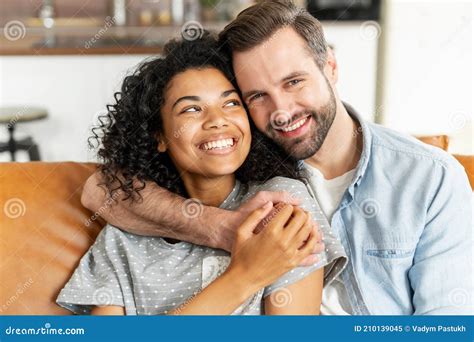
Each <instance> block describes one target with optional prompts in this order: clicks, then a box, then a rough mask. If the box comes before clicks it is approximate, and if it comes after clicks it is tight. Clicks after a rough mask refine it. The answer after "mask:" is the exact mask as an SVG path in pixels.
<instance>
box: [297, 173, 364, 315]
mask: <svg viewBox="0 0 474 342" xmlns="http://www.w3.org/2000/svg"><path fill="white" fill-rule="evenodd" d="M306 166H307V168H308V170H309V171H310V173H311V177H310V179H309V183H310V186H311V189H312V190H313V192H314V194H315V195H316V198H317V199H318V202H319V205H320V207H321V210H322V211H323V213H324V215H326V218H327V219H328V221H329V222H331V219H332V216H333V214H334V212H335V211H336V209H337V208H338V206H339V203H340V202H341V199H342V196H343V195H344V192H345V191H346V189H347V188H348V187H349V185H350V184H351V182H352V180H353V178H354V175H355V171H356V170H355V169H353V170H351V171H348V172H346V173H345V174H343V175H342V176H339V177H336V178H333V179H330V180H327V179H325V178H324V176H323V174H322V173H321V172H320V171H319V170H318V169H316V168H314V167H312V166H311V165H308V164H306ZM350 314H352V309H351V304H350V302H349V295H348V293H347V290H346V288H345V287H344V282H343V281H342V279H341V277H340V276H338V277H336V278H335V279H334V281H333V282H332V283H331V284H329V285H328V286H325V287H324V289H323V297H322V303H321V315H350Z"/></svg>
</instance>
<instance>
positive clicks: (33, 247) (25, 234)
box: [0, 162, 104, 315]
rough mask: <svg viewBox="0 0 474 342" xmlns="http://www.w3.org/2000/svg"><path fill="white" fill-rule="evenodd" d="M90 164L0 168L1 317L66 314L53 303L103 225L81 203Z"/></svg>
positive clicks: (5, 166)
mask: <svg viewBox="0 0 474 342" xmlns="http://www.w3.org/2000/svg"><path fill="white" fill-rule="evenodd" d="M94 170H95V165H94V164H80V163H72V162H66V163H44V162H36V163H35V162H33V163H0V184H1V188H0V205H1V210H2V211H1V213H0V279H1V281H0V315H39V314H41V315H55V314H69V313H70V312H69V311H67V310H65V309H62V308H60V307H59V306H57V305H56V304H55V299H56V296H57V295H58V293H59V291H60V290H61V288H62V287H63V286H64V284H65V283H66V282H67V280H68V279H69V278H70V276H71V275H72V272H73V271H74V269H75V268H76V265H77V264H78V262H79V260H80V258H81V256H82V255H83V254H84V253H85V252H86V251H87V249H88V248H89V246H90V245H91V244H92V243H93V242H94V240H95V238H96V236H97V234H98V233H99V231H100V229H101V228H102V227H103V225H104V222H103V221H101V220H100V221H98V220H94V219H91V218H92V215H93V213H91V212H90V211H88V210H87V209H85V208H84V207H83V206H82V205H81V203H80V198H81V192H82V187H83V185H84V183H85V181H86V179H87V178H88V177H89V175H91V174H92V173H93V172H94Z"/></svg>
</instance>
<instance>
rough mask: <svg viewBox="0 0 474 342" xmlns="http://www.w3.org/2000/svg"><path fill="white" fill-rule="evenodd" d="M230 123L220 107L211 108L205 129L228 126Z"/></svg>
mask: <svg viewBox="0 0 474 342" xmlns="http://www.w3.org/2000/svg"><path fill="white" fill-rule="evenodd" d="M227 125H228V122H227V119H226V117H225V114H224V113H223V112H222V111H221V110H219V109H209V110H208V112H207V115H206V120H205V122H204V128H205V129H211V128H220V127H226V126H227Z"/></svg>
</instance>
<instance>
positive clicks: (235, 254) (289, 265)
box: [226, 202, 319, 290]
mask: <svg viewBox="0 0 474 342" xmlns="http://www.w3.org/2000/svg"><path fill="white" fill-rule="evenodd" d="M271 208H272V204H271V202H270V203H269V204H267V205H265V206H264V207H263V208H261V209H257V210H255V211H254V212H253V213H252V214H250V216H249V217H248V218H247V219H246V220H245V221H244V223H243V224H242V225H241V226H240V227H239V228H238V230H237V232H236V238H235V242H234V245H233V247H232V260H231V263H230V265H229V267H228V268H227V270H226V273H233V274H238V278H239V279H241V280H242V281H243V282H245V283H246V284H249V285H250V284H251V286H255V290H258V289H260V288H262V287H265V286H267V285H269V284H271V283H272V282H274V281H275V280H276V279H278V278H279V277H280V276H281V275H283V274H284V273H286V272H288V271H289V270H291V269H293V268H295V267H296V266H298V265H299V264H300V263H301V261H302V260H303V259H304V258H305V257H307V256H308V255H310V254H311V253H312V252H313V250H314V248H315V246H316V244H317V243H318V239H319V235H318V234H317V233H316V228H315V224H314V223H313V221H312V218H311V216H310V215H309V214H308V213H307V212H305V211H304V210H302V209H300V208H299V207H294V206H292V205H290V204H284V203H279V204H277V205H276V206H275V208H274V209H275V210H274V211H272V213H271V215H270V217H265V216H266V215H267V214H268V212H270V210H271ZM263 218H265V227H264V229H263V230H262V231H261V232H259V233H258V234H256V233H255V232H254V230H255V228H256V226H257V225H258V224H259V223H260V221H261V220H262V219H263Z"/></svg>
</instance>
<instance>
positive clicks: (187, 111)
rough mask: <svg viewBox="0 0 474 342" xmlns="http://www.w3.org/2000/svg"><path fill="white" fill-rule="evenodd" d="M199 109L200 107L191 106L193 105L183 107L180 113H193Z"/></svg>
mask: <svg viewBox="0 0 474 342" xmlns="http://www.w3.org/2000/svg"><path fill="white" fill-rule="evenodd" d="M200 110H201V108H199V107H196V106H193V107H188V108H185V109H183V111H182V112H181V113H195V112H199V111H200Z"/></svg>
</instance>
